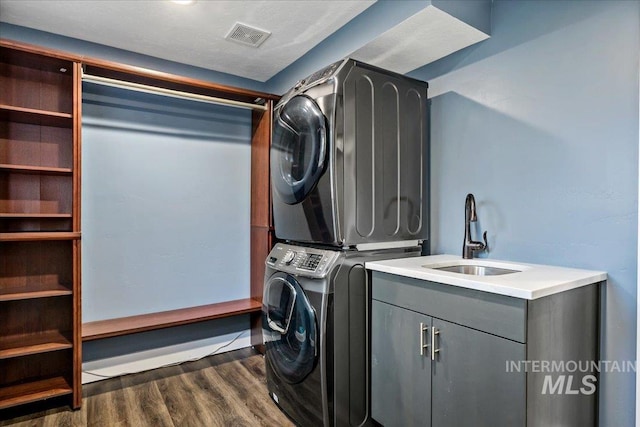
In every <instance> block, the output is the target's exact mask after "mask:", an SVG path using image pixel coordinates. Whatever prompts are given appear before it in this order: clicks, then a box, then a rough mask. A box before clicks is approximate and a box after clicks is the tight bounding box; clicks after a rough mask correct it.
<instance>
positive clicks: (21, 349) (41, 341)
mask: <svg viewBox="0 0 640 427" xmlns="http://www.w3.org/2000/svg"><path fill="white" fill-rule="evenodd" d="M72 346H73V344H72V343H71V340H69V339H68V338H67V337H66V336H65V335H63V334H61V333H60V332H58V331H47V332H43V333H39V334H25V335H13V336H9V337H0V360H1V359H9V358H11V357H20V356H28V355H30V354H38V353H46V352H49V351H57V350H64V349H67V348H71V347H72Z"/></svg>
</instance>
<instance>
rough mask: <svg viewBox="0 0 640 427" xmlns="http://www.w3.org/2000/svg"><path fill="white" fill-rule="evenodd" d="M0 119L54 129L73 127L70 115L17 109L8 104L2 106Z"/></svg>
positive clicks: (0, 106)
mask: <svg viewBox="0 0 640 427" xmlns="http://www.w3.org/2000/svg"><path fill="white" fill-rule="evenodd" d="M0 119H2V120H9V121H13V122H20V123H29V124H34V125H44V126H54V127H71V126H72V125H73V115H72V114H70V113H60V112H58V111H48V110H38V109H36V108H24V107H16V106H13V105H6V104H0Z"/></svg>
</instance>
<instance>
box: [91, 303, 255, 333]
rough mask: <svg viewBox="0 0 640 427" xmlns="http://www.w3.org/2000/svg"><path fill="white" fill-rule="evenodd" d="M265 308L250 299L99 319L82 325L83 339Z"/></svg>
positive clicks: (251, 311) (234, 314)
mask: <svg viewBox="0 0 640 427" xmlns="http://www.w3.org/2000/svg"><path fill="white" fill-rule="evenodd" d="M261 310H262V303H261V302H260V301H258V300H254V299H251V298H247V299H240V300H234V301H228V302H220V303H216V304H209V305H201V306H197V307H189V308H182V309H178V310H170V311H162V312H159V313H149V314H142V315H139V316H130V317H120V318H117V319H109V320H98V321H96V322H88V323H84V324H83V325H82V340H83V341H91V340H97V339H101V338H110V337H117V336H120V335H127V334H133V333H137V332H145V331H152V330H155V329H162V328H169V327H172V326H180V325H187V324H190V323H196V322H203V321H205V320H213V319H220V318H223V317H230V316H236V315H239V314H247V313H255V312H259V311H261Z"/></svg>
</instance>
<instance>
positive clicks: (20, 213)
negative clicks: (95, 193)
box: [0, 40, 279, 409]
mask: <svg viewBox="0 0 640 427" xmlns="http://www.w3.org/2000/svg"><path fill="white" fill-rule="evenodd" d="M83 67H84V68H85V70H86V71H87V73H88V74H91V75H94V76H98V77H103V78H108V79H117V80H123V81H128V82H131V83H135V84H143V85H151V86H156V87H159V88H164V89H169V90H175V91H183V92H190V93H194V94H198V95H204V96H208V97H218V98H224V99H228V100H232V101H240V102H242V103H246V104H256V103H257V104H259V105H261V106H262V107H261V108H259V109H256V110H254V112H253V114H252V121H253V133H252V150H251V156H252V158H251V168H252V176H251V182H252V187H251V224H248V226H250V227H251V283H250V297H249V298H247V299H243V300H237V301H227V302H221V303H218V304H210V305H206V306H200V307H191V308H187V309H182V310H172V311H169V312H161V313H151V314H147V315H141V316H133V317H130V318H122V319H111V320H105V321H100V322H91V323H88V324H86V325H84V331H83V325H82V323H81V316H80V311H81V310H80V309H81V306H80V242H81V233H80V163H81V162H80V146H81V143H80V134H81V132H80V118H81V100H82V96H81V92H82V69H83ZM278 98H279V97H278V96H275V95H272V94H267V93H262V92H257V91H252V90H246V89H242V88H235V87H230V86H224V85H218V84H214V83H211V82H206V81H203V80H197V79H191V78H185V77H182V76H176V75H172V74H167V73H162V72H157V71H153V70H147V69H143V68H139V67H134V66H129V65H124V64H118V63H113V62H109V61H103V60H100V59H94V58H87V57H82V56H76V55H71V54H67V53H64V52H58V51H53V50H49V49H44V48H40V47H37V46H32V45H27V44H22V43H16V42H12V41H8V40H0V360H1V365H0V409H4V408H8V407H12V406H16V405H21V404H25V403H29V402H35V401H39V400H43V399H48V398H51V397H56V396H64V395H69V396H70V397H71V402H70V403H71V406H72V407H74V408H79V407H80V405H81V402H82V392H81V363H82V352H81V346H82V339H83V335H84V339H85V340H87V341H89V340H93V339H100V338H107V337H112V336H118V335H124V334H130V333H136V332H142V331H148V330H153V329H159V328H166V327H171V326H177V325H184V324H189V323H194V322H200V321H205V320H210V319H218V318H223V317H228V316H235V315H240V314H250V315H251V325H252V344H254V345H259V344H261V343H262V332H261V331H262V327H261V320H260V319H261V316H260V312H261V308H262V285H263V283H262V282H263V274H264V260H265V258H266V256H267V254H268V252H269V250H270V248H271V245H272V241H273V226H272V219H271V197H270V188H269V187H270V186H269V173H268V170H269V169H268V168H269V147H270V140H271V115H272V110H273V103H274V102H275V101H277V100H278Z"/></svg>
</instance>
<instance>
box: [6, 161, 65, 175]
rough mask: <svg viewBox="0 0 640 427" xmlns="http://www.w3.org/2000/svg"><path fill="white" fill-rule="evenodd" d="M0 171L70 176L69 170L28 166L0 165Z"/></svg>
mask: <svg viewBox="0 0 640 427" xmlns="http://www.w3.org/2000/svg"><path fill="white" fill-rule="evenodd" d="M0 171H5V172H16V173H30V174H52V175H71V174H72V173H73V169H71V168H52V167H48V166H28V165H12V164H7V163H0Z"/></svg>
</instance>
